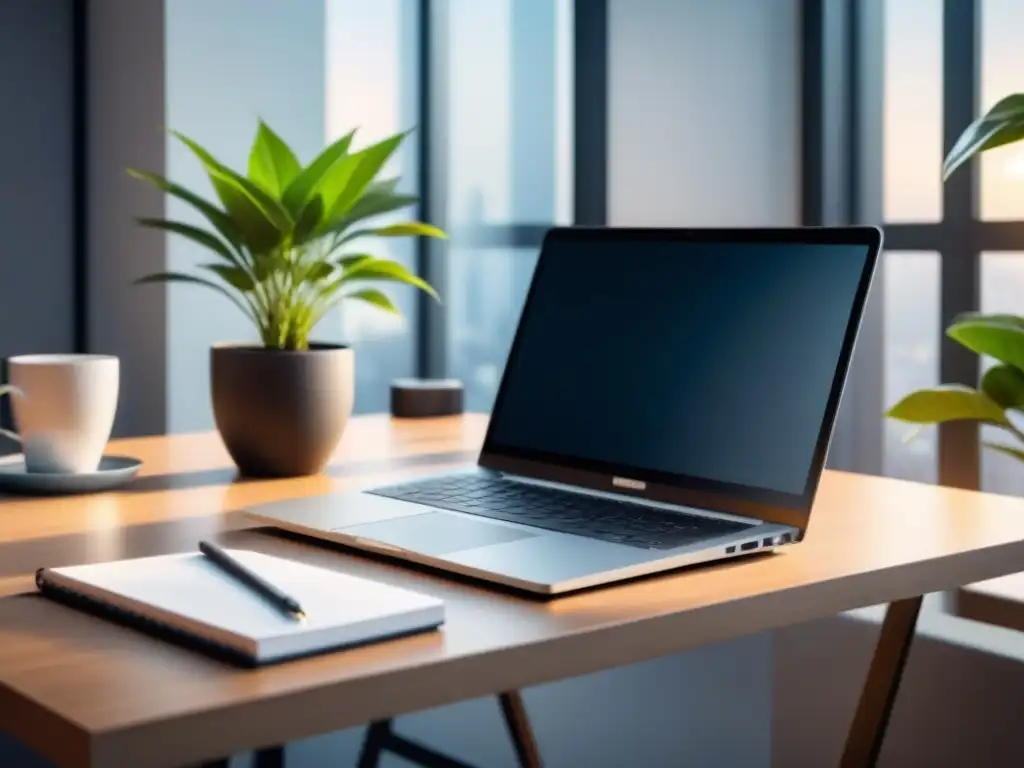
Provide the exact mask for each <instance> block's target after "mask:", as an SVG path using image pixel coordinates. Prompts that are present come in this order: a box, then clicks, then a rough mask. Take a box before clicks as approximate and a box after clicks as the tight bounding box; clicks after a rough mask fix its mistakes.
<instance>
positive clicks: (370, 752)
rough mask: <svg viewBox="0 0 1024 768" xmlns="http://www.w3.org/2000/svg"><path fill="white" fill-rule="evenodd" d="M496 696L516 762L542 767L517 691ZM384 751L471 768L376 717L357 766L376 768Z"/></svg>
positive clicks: (430, 766) (428, 766)
mask: <svg viewBox="0 0 1024 768" xmlns="http://www.w3.org/2000/svg"><path fill="white" fill-rule="evenodd" d="M498 699H499V702H500V704H501V712H502V715H503V716H504V718H505V724H506V725H507V726H508V730H509V735H510V736H511V737H512V746H513V747H514V748H515V750H516V757H517V758H518V760H519V765H520V766H521V768H541V762H540V750H539V749H538V748H537V741H536V739H534V737H533V730H532V729H531V728H530V721H529V718H527V716H526V706H525V705H524V704H523V698H522V696H521V695H520V693H519V691H509V692H506V693H502V694H501V695H500V696H499V697H498ZM385 751H387V752H393V753H394V754H396V755H398V756H400V757H404V758H405V759H406V760H407V761H409V762H410V763H413V764H414V765H419V766H422V768H472V766H470V765H468V764H466V763H463V762H462V761H460V760H456V759H455V758H452V757H448V756H447V755H444V754H442V753H440V752H438V751H436V750H434V749H431V748H430V747H427V746H425V745H423V744H420V743H418V742H415V741H413V740H412V739H407V738H405V737H404V736H401V735H399V734H397V733H395V732H394V731H393V730H392V729H391V721H390V720H379V721H377V722H375V723H372V724H371V725H370V727H369V728H367V729H366V737H365V739H364V740H363V748H362V750H361V751H360V753H359V762H358V764H357V765H358V768H377V763H378V761H379V760H380V756H381V753H383V752H385Z"/></svg>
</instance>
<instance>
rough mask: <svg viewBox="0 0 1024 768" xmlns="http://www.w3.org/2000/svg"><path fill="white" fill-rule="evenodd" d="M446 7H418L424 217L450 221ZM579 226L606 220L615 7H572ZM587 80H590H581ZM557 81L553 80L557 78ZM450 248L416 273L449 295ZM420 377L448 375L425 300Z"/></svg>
mask: <svg viewBox="0 0 1024 768" xmlns="http://www.w3.org/2000/svg"><path fill="white" fill-rule="evenodd" d="M448 12H449V8H448V2H447V0H419V6H418V25H419V35H418V47H419V51H418V65H419V66H418V69H419V82H418V90H419V121H418V122H419V125H420V130H419V131H418V137H419V142H420V144H419V167H418V176H419V186H420V203H419V210H418V215H419V216H420V217H421V218H422V220H424V221H446V220H447V218H448V216H447V214H448V210H447V198H446V191H447V169H448V157H449V155H448V147H447V143H446V138H447V136H448V125H447V121H448V114H447V113H448V83H447V78H446V77H445V73H446V72H447V59H446V56H447V51H448V40H447V39H446V30H447V23H446V21H447V18H446V15H447V13H448ZM572 40H573V53H572V60H573V72H572V80H573V104H572V109H573V150H572V151H573V179H572V183H573V223H575V224H586V225H601V224H604V223H605V222H606V220H607V164H608V163H607V155H608V153H607V143H608V138H607V135H608V128H607V125H608V114H607V112H608V110H607V104H608V95H607V91H608V88H607V83H608V0H574V2H573V30H572ZM584 73H585V76H582V75H583V74H584ZM552 76H554V74H553V73H552ZM553 224H554V222H532V221H515V222H509V223H507V224H497V225H489V226H486V227H484V228H482V229H481V230H479V231H478V232H474V236H473V241H472V242H473V245H475V246H479V247H484V248H487V247H495V248H511V249H516V248H522V249H525V248H539V247H540V245H541V242H542V241H543V238H544V234H545V233H546V232H547V230H548V229H549V228H550V227H551V226H552V225H553ZM446 256H447V244H446V243H445V242H444V241H439V240H433V239H427V238H420V241H419V243H418V244H417V251H416V262H415V263H416V268H417V272H418V273H419V274H420V275H421V276H422V277H423V278H424V279H426V280H427V281H428V282H430V283H431V284H432V285H434V286H435V287H436V288H437V289H438V291H439V292H440V293H441V294H442V295H444V294H445V288H446V285H445V284H446V282H447V264H448V260H447V258H446ZM416 309H417V311H416V324H415V333H416V375H417V376H420V377H424V378H444V377H446V376H447V375H448V369H449V365H448V343H447V339H448V317H447V313H446V312H445V310H444V308H443V307H442V306H439V305H438V304H437V302H434V301H432V300H431V299H430V298H429V297H428V296H426V295H425V294H423V293H422V292H420V293H419V295H418V296H417V307H416Z"/></svg>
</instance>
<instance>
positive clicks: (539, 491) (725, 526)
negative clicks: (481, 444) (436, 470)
mask: <svg viewBox="0 0 1024 768" xmlns="http://www.w3.org/2000/svg"><path fill="white" fill-rule="evenodd" d="M370 493H373V494H376V495H378V496H386V497H388V498H391V499H400V500H401V501H411V502H414V503H416V504H425V505H427V506H430V507H435V508H437V509H447V510H452V511H455V512H469V513H470V514H474V515H479V516H481V517H489V518H491V519H494V520H505V521H508V522H512V523H523V524H525V525H531V526H533V527H535V528H544V529H545V530H549V531H558V532H560V533H571V534H574V535H576V536H584V537H586V538H589V539H600V540H601V541H613V542H615V543H616V544H625V545H627V546H631V547H639V548H641V549H674V548H675V547H681V546H684V545H686V544H693V543H694V542H698V541H703V540H706V539H714V538H717V537H719V536H725V535H728V534H731V533H738V532H740V531H743V530H745V529H748V528H753V527H754V526H752V525H750V524H747V523H737V522H732V521H726V520H716V519H712V518H707V517H701V516H700V515H686V514H681V513H678V512H669V511H663V510H660V509H656V508H653V507H649V506H646V505H643V504H634V503H631V502H628V501H619V500H616V499H609V498H604V497H600V496H588V495H584V494H578V493H570V492H568V491H561V490H558V489H555V488H546V487H543V486H534V485H527V484H525V483H519V482H514V481H511V480H504V479H501V478H494V477H481V476H474V475H458V476H452V477H438V478H428V479H425V480H418V481H414V482H410V483H403V484H401V485H392V486H388V487H385V488H375V489H373V490H372V491H370Z"/></svg>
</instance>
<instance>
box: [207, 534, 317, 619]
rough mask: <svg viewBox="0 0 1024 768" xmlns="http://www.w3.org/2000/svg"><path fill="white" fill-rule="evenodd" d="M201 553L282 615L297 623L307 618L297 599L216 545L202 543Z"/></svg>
mask: <svg viewBox="0 0 1024 768" xmlns="http://www.w3.org/2000/svg"><path fill="white" fill-rule="evenodd" d="M199 551H200V552H202V553H203V555H205V556H206V558H207V559H209V560H210V562H212V563H213V564H214V565H216V566H217V567H218V568H220V569H221V570H222V571H224V573H226V574H228V575H229V576H231V577H232V578H234V579H236V580H238V581H239V582H241V583H242V584H244V585H245V586H246V587H248V588H249V589H250V590H252V591H253V592H254V593H255V594H257V595H259V596H260V597H262V598H263V599H264V600H266V601H267V602H268V603H270V604H271V605H273V606H274V607H275V608H277V609H278V610H279V611H281V613H284V614H286V615H288V616H289V617H291V618H293V619H296V620H297V621H302V620H303V619H305V618H306V614H305V612H303V610H302V606H301V605H299V602H298V601H297V600H296V599H295V598H293V597H289V596H288V595H286V594H285V593H284V592H282V591H281V590H279V589H278V588H277V587H275V586H274V585H273V584H270V583H268V582H266V581H264V580H263V579H262V578H260V577H259V576H257V575H256V574H255V573H253V572H252V571H251V570H249V569H248V568H246V567H245V566H244V565H242V564H241V563H240V562H238V560H236V559H235V558H233V557H232V556H231V555H229V554H228V553H227V552H225V551H224V550H223V549H221V548H220V547H218V546H217V545H216V544H211V543H210V542H208V541H200V542H199Z"/></svg>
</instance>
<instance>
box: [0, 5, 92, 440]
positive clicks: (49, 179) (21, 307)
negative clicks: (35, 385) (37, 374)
mask: <svg viewBox="0 0 1024 768" xmlns="http://www.w3.org/2000/svg"><path fill="white" fill-rule="evenodd" d="M26 73H31V76H26ZM71 89H72V79H71V6H70V3H68V2H66V1H65V0H37V1H36V2H23V0H0V138H2V141H0V169H2V171H0V360H2V359H4V358H7V357H9V356H11V355H16V354H20V353H25V352H70V351H73V345H74V329H73V327H72V323H73V318H74V315H73V312H74V310H73V303H72V290H73V287H72V251H71V249H72V236H73V235H72V233H73V218H72V175H71V158H72V154H71V152H72V147H71V141H72V134H71V93H72V90H71ZM8 448H10V446H9V445H8V444H7V443H6V441H3V438H0V453H3V452H6V450H7V449H8Z"/></svg>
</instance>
